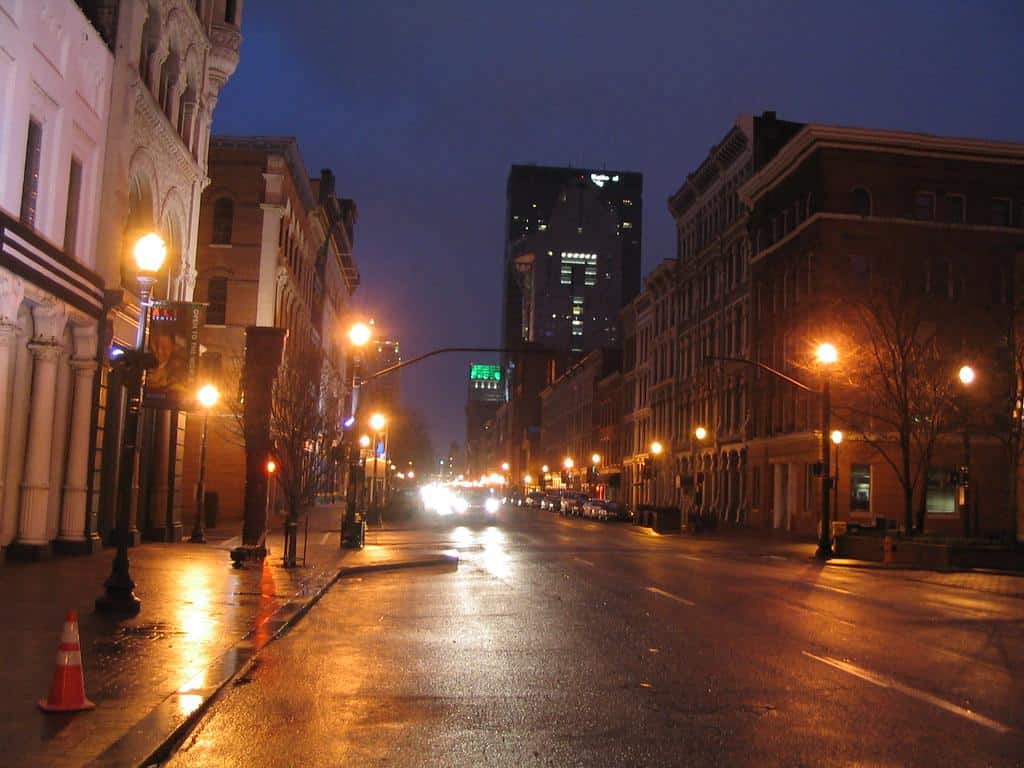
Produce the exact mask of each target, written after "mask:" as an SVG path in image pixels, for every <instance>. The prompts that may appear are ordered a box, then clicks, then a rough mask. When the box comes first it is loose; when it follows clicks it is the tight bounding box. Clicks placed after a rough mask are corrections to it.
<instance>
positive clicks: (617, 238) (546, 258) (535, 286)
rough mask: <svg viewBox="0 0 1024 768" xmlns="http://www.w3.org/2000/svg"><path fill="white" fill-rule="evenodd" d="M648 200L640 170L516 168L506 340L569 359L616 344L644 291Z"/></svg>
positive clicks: (511, 180)
mask: <svg viewBox="0 0 1024 768" xmlns="http://www.w3.org/2000/svg"><path fill="white" fill-rule="evenodd" d="M642 202H643V176H642V175H641V174H639V173H631V172H624V171H607V170H590V169H581V168H552V167H545V166H537V165H513V166H512V170H511V171H510V172H509V177H508V201H507V211H506V222H505V231H506V242H505V255H504V258H505V272H504V307H503V317H502V346H504V347H506V348H509V347H511V348H516V347H523V346H525V345H538V346H541V347H544V348H546V349H549V350H553V351H557V352H564V353H567V357H568V358H570V359H571V358H575V357H578V356H581V355H582V354H584V353H586V352H588V351H590V350H592V349H595V348H598V347H615V346H618V345H619V343H620V336H619V329H618V312H619V309H621V308H622V307H623V306H625V305H626V304H627V303H629V301H631V300H632V299H633V297H635V296H636V295H637V294H638V293H639V291H640V242H641V235H642V220H641V211H642V207H643V206H642ZM507 362H508V361H507V359H506V360H503V363H506V364H507Z"/></svg>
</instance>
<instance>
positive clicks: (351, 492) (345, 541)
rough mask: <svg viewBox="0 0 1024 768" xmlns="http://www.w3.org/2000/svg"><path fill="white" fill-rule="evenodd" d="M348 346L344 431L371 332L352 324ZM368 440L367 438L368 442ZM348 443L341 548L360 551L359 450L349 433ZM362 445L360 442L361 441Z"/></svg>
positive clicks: (355, 405)
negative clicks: (348, 399) (349, 398)
mask: <svg viewBox="0 0 1024 768" xmlns="http://www.w3.org/2000/svg"><path fill="white" fill-rule="evenodd" d="M346 336H347V337H348V342H349V351H348V356H347V363H348V365H347V368H348V380H349V391H350V392H351V393H352V402H351V408H350V411H349V416H348V418H347V419H346V420H345V422H344V425H345V427H347V428H349V429H351V428H352V427H353V426H354V425H355V421H356V409H357V408H358V405H359V385H360V381H359V371H358V367H359V362H360V359H359V352H360V350H362V348H363V347H365V346H366V345H367V344H368V343H369V341H370V339H371V338H373V330H372V329H371V328H370V326H369V325H367V324H366V323H363V322H357V323H354V324H353V325H352V326H351V327H350V328H349V330H348V333H347V334H346ZM367 439H368V438H367ZM347 442H348V475H347V477H346V480H345V517H344V519H343V520H342V521H341V546H343V547H354V548H357V549H358V548H361V547H362V546H363V525H362V523H359V522H357V521H356V494H357V487H358V482H357V478H358V476H359V446H357V445H356V441H355V435H354V434H353V433H351V432H350V433H349V440H348V441H347ZM360 442H361V440H360Z"/></svg>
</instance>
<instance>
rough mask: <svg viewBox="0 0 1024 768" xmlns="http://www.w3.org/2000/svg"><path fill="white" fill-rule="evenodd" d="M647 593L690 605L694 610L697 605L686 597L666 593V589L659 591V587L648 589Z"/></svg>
mask: <svg viewBox="0 0 1024 768" xmlns="http://www.w3.org/2000/svg"><path fill="white" fill-rule="evenodd" d="M647 591H648V592H653V593H654V594H656V595H661V596H662V597H667V598H668V599H669V600H675V601H676V602H677V603H682V604H683V605H688V606H690V607H691V608H693V607H694V606H695V605H697V604H696V603H695V602H693V600H687V599H686V598H685V597H680V596H679V595H673V594H672V593H671V592H666V591H665V590H664V589H658V588H657V587H647Z"/></svg>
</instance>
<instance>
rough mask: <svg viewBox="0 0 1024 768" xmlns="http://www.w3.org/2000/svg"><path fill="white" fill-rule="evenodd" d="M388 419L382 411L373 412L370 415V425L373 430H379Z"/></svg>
mask: <svg viewBox="0 0 1024 768" xmlns="http://www.w3.org/2000/svg"><path fill="white" fill-rule="evenodd" d="M387 423H388V420H387V418H386V417H385V416H384V414H383V413H375V414H373V415H372V416H371V417H370V427H371V428H372V429H373V431H374V432H380V431H381V430H383V429H384V427H385V426H386V425H387Z"/></svg>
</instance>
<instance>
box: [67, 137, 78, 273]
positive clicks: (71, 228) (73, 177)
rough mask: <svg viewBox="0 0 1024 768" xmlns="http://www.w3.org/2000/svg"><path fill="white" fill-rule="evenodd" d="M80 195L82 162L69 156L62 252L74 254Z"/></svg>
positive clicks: (69, 254)
mask: <svg viewBox="0 0 1024 768" xmlns="http://www.w3.org/2000/svg"><path fill="white" fill-rule="evenodd" d="M81 197H82V163H81V161H79V160H78V158H76V157H72V158H71V171H70V173H69V174H68V207H67V213H66V214H65V216H64V253H65V254H67V255H68V256H72V257H73V256H74V255H75V241H76V240H77V239H78V208H79V203H80V202H81Z"/></svg>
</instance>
